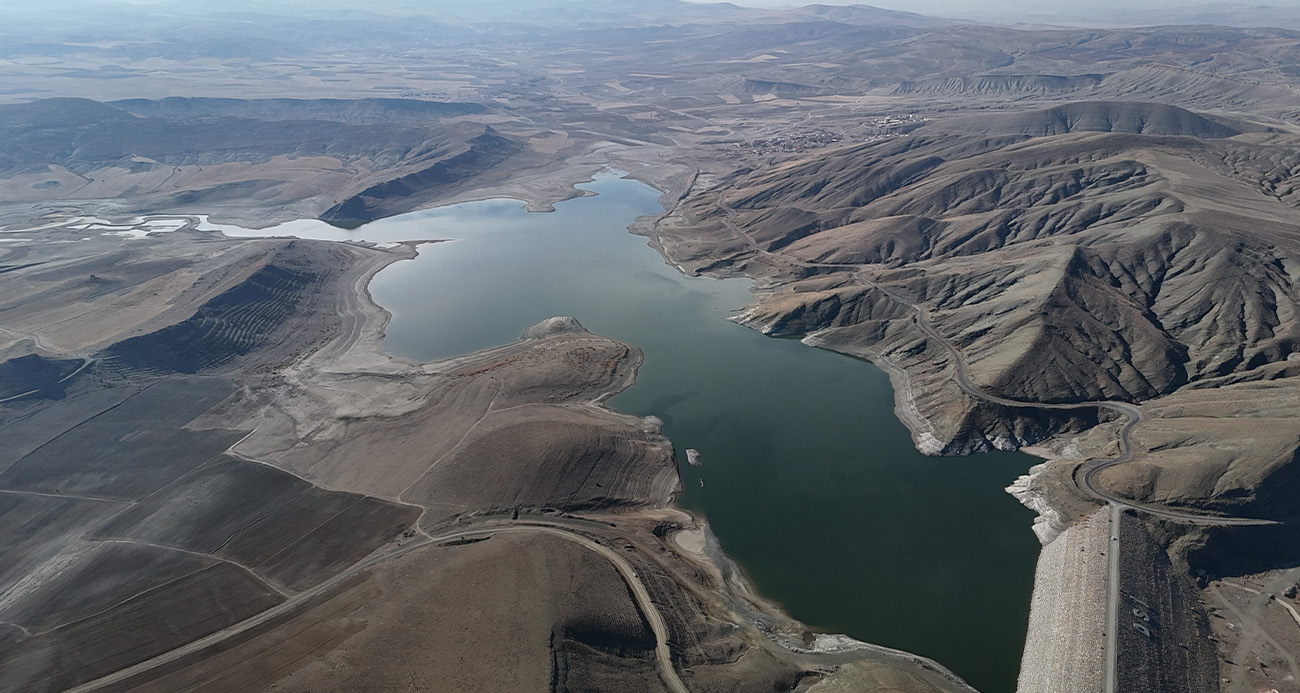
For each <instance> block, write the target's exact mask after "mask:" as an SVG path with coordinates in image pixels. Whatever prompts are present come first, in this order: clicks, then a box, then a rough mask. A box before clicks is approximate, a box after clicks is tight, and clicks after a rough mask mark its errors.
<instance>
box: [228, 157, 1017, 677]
mask: <svg viewBox="0 0 1300 693" xmlns="http://www.w3.org/2000/svg"><path fill="white" fill-rule="evenodd" d="M582 187H583V188H584V189H586V190H589V191H592V192H595V193H597V195H596V196H594V197H585V198H578V199H575V200H570V201H567V202H562V203H559V204H557V205H556V211H555V212H553V213H550V214H532V213H528V212H526V211H525V210H524V208H523V204H522V203H521V202H518V201H514V200H489V201H484V202H471V203H465V204H460V205H454V206H450V207H444V208H439V209H434V210H428V211H423V212H416V213H412V214H406V215H402V216H400V217H394V218H391V219H386V220H381V221H377V222H373V223H371V224H368V225H366V226H363V227H361V228H359V229H357V230H353V231H345V230H341V229H335V228H332V227H329V226H327V225H325V224H323V223H320V222H313V221H303V222H294V223H292V224H287V225H284V226H280V227H276V228H273V229H267V230H265V231H259V232H243V231H237V230H234V229H230V228H227V227H221V228H222V229H223V230H225V231H226V232H227V233H230V234H231V235H288V234H292V235H297V236H301V237H311V238H325V239H331V240H349V239H364V240H367V241H373V242H393V241H406V240H416V239H420V240H432V239H450V240H451V242H447V243H439V244H437V245H433V246H424V247H423V248H422V249H421V253H420V256H419V257H418V258H416V259H414V260H412V261H409V262H400V263H397V264H395V265H392V266H390V267H388V268H386V269H385V270H383V271H382V272H380V273H379V275H377V276H376V277H375V279H374V281H373V282H372V283H371V286H370V291H371V294H372V295H373V297H374V299H375V301H376V302H377V303H379V304H380V305H381V306H383V307H384V308H386V309H387V310H389V311H391V312H392V314H393V319H392V322H391V323H390V325H389V327H388V336H387V339H386V341H385V347H386V348H387V350H388V351H389V352H391V353H393V354H396V355H398V356H402V357H405V358H409V359H413V360H417V361H432V360H436V359H440V358H445V357H448V356H454V355H458V354H463V353H468V352H471V351H476V350H479V349H483V348H487V347H492V346H497V345H500V344H503V343H505V342H508V341H511V340H513V339H516V338H517V337H518V336H519V334H520V333H521V332H522V331H523V330H524V329H525V328H526V327H528V326H530V325H533V324H535V323H537V322H539V321H541V320H543V319H545V318H547V317H551V316H556V315H572V316H574V317H576V318H577V319H578V320H579V321H580V322H581V323H582V324H583V325H584V326H585V327H586V328H587V329H589V330H591V331H592V332H594V333H597V334H601V335H606V336H610V337H615V338H617V339H620V340H623V341H626V342H629V343H632V344H635V345H637V346H638V347H640V348H641V349H642V350H643V351H644V352H645V364H644V366H643V367H642V369H641V371H640V375H639V378H638V381H637V384H636V385H635V386H633V387H632V388H630V389H629V390H627V391H625V392H623V393H621V394H619V395H618V396H616V397H614V398H613V399H611V400H610V405H611V406H613V407H614V408H616V409H618V410H620V411H624V412H627V413H630V414H635V415H640V416H645V415H654V416H657V417H659V418H661V419H662V420H663V421H664V424H665V433H666V434H667V435H668V437H669V438H670V439H671V440H672V441H673V443H674V444H675V445H676V446H677V449H678V450H679V458H680V459H679V467H680V469H681V475H682V481H683V484H684V490H683V494H682V496H681V498H680V503H681V504H682V505H683V506H685V507H687V508H689V509H691V510H693V511H696V512H697V513H699V514H701V515H703V516H704V517H705V518H707V520H708V521H709V523H710V525H711V527H712V528H713V531H714V533H715V534H717V536H718V537H719V539H720V540H721V542H722V546H723V548H724V549H725V550H726V551H727V553H728V554H729V555H730V556H732V557H733V558H734V559H736V561H737V562H738V563H739V564H740V565H741V566H742V567H743V568H744V570H745V571H746V573H747V574H748V575H749V577H750V578H751V579H752V581H753V582H754V584H755V585H756V587H757V588H758V589H759V591H760V592H761V593H762V594H763V596H764V597H766V598H769V599H772V600H774V601H776V602H779V603H780V604H781V605H782V606H783V607H784V608H785V609H786V610H787V611H788V613H789V614H790V615H791V616H793V617H795V618H797V619H799V620H801V621H803V622H804V623H807V624H809V625H810V626H812V627H814V628H817V629H819V630H824V631H827V632H841V633H846V634H848V635H851V636H853V637H855V638H858V639H861V640H864V641H867V642H873V643H878V644H881V645H886V646H890V647H896V648H900V649H904V650H907V651H910V652H916V653H918V654H922V655H925V656H928V657H931V658H934V659H936V660H938V661H939V662H940V663H942V664H944V665H945V666H947V667H949V668H951V669H952V670H954V671H955V672H956V673H957V674H959V675H960V676H962V677H963V678H965V679H966V680H967V681H969V682H970V683H971V684H972V685H974V686H976V687H977V688H979V689H980V690H982V691H985V692H986V693H998V692H1001V691H1012V690H1014V688H1015V679H1016V673H1017V670H1018V668H1019V664H1020V654H1021V650H1022V648H1023V644H1024V636H1025V629H1026V624H1027V621H1028V609H1029V599H1030V593H1031V590H1032V588H1033V571H1034V564H1035V561H1036V559H1037V556H1038V549H1039V547H1038V542H1037V541H1036V539H1035V538H1034V535H1033V533H1032V532H1031V531H1030V529H1029V527H1030V523H1031V521H1032V518H1033V514H1032V513H1031V512H1030V511H1029V510H1027V509H1025V508H1024V507H1022V506H1021V505H1020V504H1019V503H1017V502H1016V500H1015V499H1014V498H1012V497H1011V496H1010V495H1008V494H1006V493H1005V492H1004V491H1003V488H1004V487H1006V486H1007V485H1008V484H1010V483H1011V481H1012V480H1014V479H1015V478H1016V476H1018V475H1019V474H1021V473H1023V472H1024V471H1025V470H1026V469H1027V468H1028V467H1029V466H1030V465H1031V464H1033V460H1032V459H1031V458H1029V457H1028V456H1025V455H1022V454H1019V453H992V454H985V455H979V456H975V457H966V458H933V457H926V456H924V455H922V454H920V453H919V452H917V451H916V450H915V449H914V448H913V447H912V442H911V438H910V436H909V434H908V432H907V429H906V428H904V427H903V425H902V424H901V423H900V422H899V421H898V420H897V419H896V418H895V416H894V412H893V407H894V401H893V391H892V389H891V385H890V382H889V379H888V377H887V376H886V375H885V374H884V373H883V372H882V371H880V370H879V369H878V368H876V367H875V366H873V365H871V364H869V363H866V362H863V361H859V360H855V359H851V358H848V357H845V356H841V355H838V354H833V353H830V352H827V351H822V350H819V349H814V348H810V347H807V346H804V345H802V344H800V343H799V342H797V341H794V340H788V339H773V338H770V337H765V336H763V335H761V334H758V333H757V332H754V331H752V330H749V329H747V328H744V327H741V326H739V325H736V324H734V323H732V322H729V321H728V320H727V319H726V318H727V317H728V316H729V315H731V314H732V313H733V312H734V311H736V310H738V309H739V308H741V307H742V306H744V305H745V304H746V303H748V302H749V299H750V295H749V286H750V283H749V282H748V281H746V280H739V279H734V280H714V279H707V278H692V277H686V276H683V275H682V274H680V273H679V272H678V271H677V270H675V269H674V268H673V267H671V266H669V265H667V264H665V263H664V262H663V259H662V258H661V257H660V256H659V255H658V253H656V252H655V251H654V250H652V249H651V248H649V247H647V245H646V240H645V239H644V238H640V237H637V236H633V235H631V234H628V233H627V231H626V227H627V225H628V224H629V223H631V222H632V220H633V219H635V218H636V217H637V216H639V215H644V214H654V213H658V212H660V211H662V210H661V208H660V206H659V203H658V196H659V194H658V192H657V191H655V190H654V189H652V188H650V187H649V186H646V185H644V184H641V183H638V182H635V181H632V180H628V179H620V178H617V177H614V176H612V175H603V176H600V177H598V178H597V180H596V181H595V182H593V183H590V184H588V185H584V186H582ZM687 448H695V449H698V450H699V451H700V454H701V458H700V459H701V462H702V463H703V464H702V466H699V467H695V466H689V465H687V464H686V458H685V453H684V451H685V450H686V449H687ZM701 480H703V481H704V484H703V485H702V486H701V484H700V481H701Z"/></svg>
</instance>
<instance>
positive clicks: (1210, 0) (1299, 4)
mask: <svg viewBox="0 0 1300 693" xmlns="http://www.w3.org/2000/svg"><path fill="white" fill-rule="evenodd" d="M689 1H691V2H708V1H710V0H689ZM731 2H734V3H735V4H737V5H748V6H751V7H791V6H797V5H807V4H814V3H815V4H823V5H873V6H875V7H883V8H885V9H890V10H900V11H904V12H917V13H920V14H929V15H935V16H943V17H967V18H977V19H991V20H997V21H1017V20H1021V19H1023V20H1025V21H1035V22H1042V21H1049V20H1050V19H1052V18H1059V19H1060V20H1062V21H1064V20H1066V19H1070V18H1074V19H1085V18H1086V19H1090V20H1093V21H1102V22H1107V23H1109V22H1115V23H1117V24H1126V23H1131V22H1126V21H1125V19H1124V18H1125V17H1126V16H1132V15H1133V14H1134V10H1136V11H1137V12H1138V13H1140V14H1139V15H1137V16H1133V20H1132V21H1136V22H1147V21H1151V19H1152V18H1153V17H1154V18H1156V19H1158V20H1159V19H1161V15H1160V14H1159V11H1160V10H1161V8H1188V7H1198V8H1199V7H1205V8H1207V9H1209V8H1213V9H1215V10H1220V11H1223V15H1224V16H1228V17H1231V16H1232V15H1233V9H1234V6H1235V7H1236V8H1241V7H1258V6H1262V5H1266V6H1269V7H1272V8H1285V9H1284V10H1283V13H1286V12H1289V11H1290V10H1295V11H1297V12H1300V0H1256V1H1254V2H1235V3H1234V2H1230V1H1224V0H1219V1H1217V2H1216V1H1214V0H1141V1H1140V2H1137V3H1134V2H1132V0H1079V1H1077V2H1061V1H1060V0H1049V1H1048V2H1044V1H1043V0H793V1H792V0H731ZM1165 19H1168V20H1169V21H1175V22H1176V21H1177V20H1176V19H1173V18H1172V17H1165Z"/></svg>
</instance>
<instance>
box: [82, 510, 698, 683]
mask: <svg viewBox="0 0 1300 693" xmlns="http://www.w3.org/2000/svg"><path fill="white" fill-rule="evenodd" d="M520 532H531V533H540V534H549V535H552V536H556V537H559V538H561V539H564V540H566V541H571V542H574V543H575V544H578V545H580V546H582V547H583V548H586V549H589V550H591V551H594V552H596V553H598V554H600V555H601V556H602V557H604V558H605V559H606V560H608V561H609V562H610V563H612V564H614V568H615V569H617V570H618V572H619V575H621V576H622V577H623V580H624V581H626V582H627V585H628V587H629V588H630V589H631V590H632V594H633V595H634V596H635V597H636V601H637V606H638V608H640V609H641V612H642V613H643V614H645V617H646V621H647V622H649V624H650V629H651V630H652V631H654V634H655V641H656V645H655V656H656V659H657V660H658V669H659V676H660V677H661V678H662V679H663V681H664V685H665V686H667V687H668V690H670V691H672V692H673V693H689V691H688V689H687V688H686V684H684V683H682V680H681V678H680V677H679V676H678V675H677V671H676V670H675V669H674V668H673V663H672V657H671V655H670V652H669V649H668V628H667V626H666V625H664V620H663V616H662V615H661V614H660V613H659V609H658V608H657V607H656V606H655V604H654V601H653V600H652V599H651V598H650V592H649V590H647V589H646V587H645V583H643V582H641V579H640V577H638V575H637V573H636V571H635V570H634V569H633V568H632V565H631V564H630V563H628V562H627V559H625V558H623V557H622V556H620V555H618V554H617V553H615V552H614V551H613V550H611V549H609V548H608V547H606V546H603V545H601V544H599V543H597V542H595V541H593V540H591V539H589V538H587V537H586V536H583V535H581V534H578V533H576V532H573V531H570V530H566V529H563V528H562V527H561V526H557V525H550V524H545V525H544V524H539V523H537V522H536V521H531V520H530V521H529V522H528V523H527V524H498V525H493V526H486V527H478V528H474V529H465V530H460V531H455V532H448V533H443V534H437V535H426V536H425V537H422V538H420V539H418V540H416V541H413V542H411V543H410V544H407V545H405V546H403V547H401V548H399V549H397V550H395V551H391V552H389V553H386V554H383V555H380V556H374V557H372V558H370V559H368V560H365V561H362V562H360V563H358V564H356V565H354V566H352V567H351V568H349V569H348V570H345V571H343V572H341V573H339V574H337V575H335V576H334V577H332V578H330V579H329V580H327V581H325V582H323V583H321V584H319V585H316V586H315V587H313V588H311V589H308V590H306V591H304V592H300V593H298V594H296V595H294V596H292V597H290V598H289V599H287V600H285V601H284V602H281V603H280V604H278V605H276V606H274V607H271V608H270V609H267V610H265V611H263V612H261V613H259V614H257V615H256V616H253V617H251V618H248V619H245V620H243V621H240V622H239V623H236V624H235V625H232V626H230V627H228V628H224V629H222V630H219V631H217V632H215V633H212V634H210V635H208V636H206V637H203V638H200V639H198V640H195V641H193V642H191V643H189V644H186V645H183V646H181V647H178V648H176V649H174V650H170V651H168V652H164V653H163V654H160V655H158V656H156V657H154V658H152V659H148V660H145V661H143V662H140V663H139V664H136V665H134V666H130V667H127V668H125V669H121V670H118V671H115V672H113V673H111V674H108V675H107V676H102V677H100V678H98V679H95V680H93V681H89V682H86V683H84V684H81V685H80V686H77V687H75V688H72V689H70V690H69V693H86V692H88V691H96V690H100V689H102V688H105V687H107V686H111V685H113V684H118V683H122V682H123V681H126V680H128V679H130V678H133V677H135V676H138V675H140V674H145V673H147V672H149V671H151V670H154V669H157V668H159V667H162V666H164V665H166V664H169V663H171V662H174V661H176V660H178V659H180V658H182V657H185V656H188V655H191V654H195V653H198V652H201V651H203V650H204V649H207V648H209V647H213V646H215V645H217V644H219V643H222V642H224V641H226V640H229V639H230V638H232V637H235V636H237V635H240V634H241V633H244V632H247V631H249V630H251V629H253V628H256V627H258V626H261V625H263V624H265V623H267V622H269V621H272V620H274V619H277V618H280V617H284V616H288V615H290V614H291V613H292V612H293V611H295V610H297V609H299V608H301V607H303V606H305V605H307V604H308V603H309V602H310V601H311V600H313V599H315V598H317V597H319V596H321V595H323V594H325V593H326V592H328V591H329V590H331V589H333V588H335V587H337V586H339V585H341V584H343V583H344V582H346V581H347V580H349V579H351V578H353V577H355V576H356V575H358V574H359V573H362V572H364V571H366V570H369V569H371V568H374V567H375V566H377V565H379V564H381V563H386V562H388V561H391V560H393V559H396V558H399V557H401V556H405V555H406V554H409V553H411V552H413V551H418V550H420V549H423V548H426V547H429V546H434V545H437V544H442V543H445V542H448V541H455V540H457V539H469V538H474V537H482V536H492V535H494V534H504V533H520Z"/></svg>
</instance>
